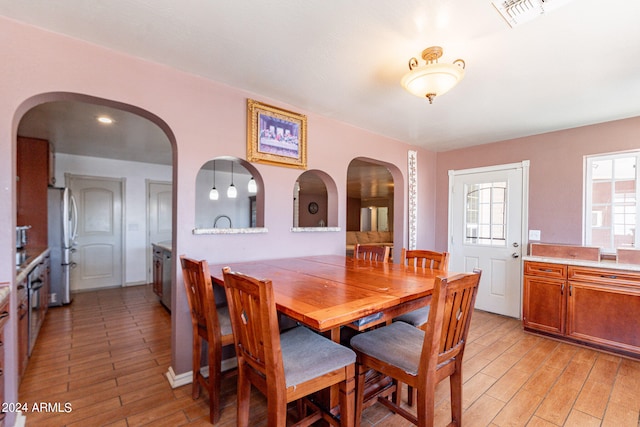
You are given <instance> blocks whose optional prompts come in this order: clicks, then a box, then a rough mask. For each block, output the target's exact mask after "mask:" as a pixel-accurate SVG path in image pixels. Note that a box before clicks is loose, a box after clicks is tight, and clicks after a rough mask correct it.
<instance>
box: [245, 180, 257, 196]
mask: <svg viewBox="0 0 640 427" xmlns="http://www.w3.org/2000/svg"><path fill="white" fill-rule="evenodd" d="M247 190H248V191H249V193H250V194H256V193H257V192H258V184H256V180H255V179H253V177H251V179H250V180H249V183H248V184H247Z"/></svg>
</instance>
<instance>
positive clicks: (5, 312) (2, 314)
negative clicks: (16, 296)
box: [0, 311, 9, 319]
mask: <svg viewBox="0 0 640 427" xmlns="http://www.w3.org/2000/svg"><path fill="white" fill-rule="evenodd" d="M8 316H9V312H8V311H3V312H2V313H0V319H4V318H5V317H8Z"/></svg>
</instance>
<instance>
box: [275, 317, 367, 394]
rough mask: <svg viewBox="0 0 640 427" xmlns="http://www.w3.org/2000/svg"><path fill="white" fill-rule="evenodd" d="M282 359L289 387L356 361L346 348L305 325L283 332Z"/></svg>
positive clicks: (281, 336) (281, 341)
mask: <svg viewBox="0 0 640 427" xmlns="http://www.w3.org/2000/svg"><path fill="white" fill-rule="evenodd" d="M280 346H281V348H282V361H283V364H284V376H285V382H286V385H287V387H291V386H294V385H298V384H301V383H303V382H305V381H308V380H310V379H312V378H316V377H319V376H322V375H324V374H326V373H328V372H331V371H333V370H335V369H338V368H342V367H345V366H347V365H350V364H352V363H355V361H356V354H355V353H354V352H353V351H352V350H351V349H348V348H347V347H344V346H342V345H340V344H337V343H335V342H333V341H331V340H330V339H327V338H325V337H323V336H322V335H319V334H316V333H315V332H313V331H311V330H309V329H307V328H305V327H303V326H298V327H297V328H294V329H290V330H288V331H286V332H285V333H283V334H282V335H280Z"/></svg>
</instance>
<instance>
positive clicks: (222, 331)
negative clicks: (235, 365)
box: [180, 255, 237, 424]
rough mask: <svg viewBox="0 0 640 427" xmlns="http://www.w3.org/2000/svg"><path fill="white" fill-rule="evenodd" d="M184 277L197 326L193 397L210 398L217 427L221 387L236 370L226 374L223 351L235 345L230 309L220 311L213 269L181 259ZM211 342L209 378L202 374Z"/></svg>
mask: <svg viewBox="0 0 640 427" xmlns="http://www.w3.org/2000/svg"><path fill="white" fill-rule="evenodd" d="M180 264H181V265H182V277H183V280H184V287H185V289H186V292H187V300H188V301H189V309H190V311H191V324H192V326H193V359H192V369H193V383H192V388H191V396H192V397H193V399H198V398H199V397H200V388H201V387H204V388H205V389H206V390H207V393H208V394H209V420H210V421H211V423H212V424H215V423H216V422H217V421H218V419H219V418H220V383H221V380H222V377H223V376H225V377H226V376H228V375H233V374H235V373H236V372H237V370H236V369H232V370H228V371H225V372H224V373H223V372H222V347H224V346H227V345H233V333H232V329H231V320H230V318H229V309H228V307H227V306H222V307H216V302H215V298H214V295H213V285H212V282H211V274H209V265H208V264H207V262H206V261H196V260H193V259H191V258H187V257H185V256H184V255H181V256H180ZM204 341H206V342H207V346H206V347H207V357H206V360H207V363H208V366H209V374H208V376H204V375H203V373H202V359H203V357H202V350H203V348H204V346H203V342H204Z"/></svg>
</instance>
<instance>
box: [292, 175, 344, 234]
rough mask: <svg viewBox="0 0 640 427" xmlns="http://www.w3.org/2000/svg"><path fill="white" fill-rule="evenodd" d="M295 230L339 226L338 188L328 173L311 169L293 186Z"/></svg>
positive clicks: (330, 228) (327, 228)
mask: <svg viewBox="0 0 640 427" xmlns="http://www.w3.org/2000/svg"><path fill="white" fill-rule="evenodd" d="M293 199H294V203H293V228H294V230H300V231H301V230H314V229H318V230H322V231H324V230H325V229H326V230H327V231H329V230H332V231H333V230H335V228H336V227H337V226H338V188H337V186H336V183H335V181H334V180H333V178H331V177H330V176H329V175H328V174H327V173H325V172H323V171H321V170H318V169H310V170H307V171H305V172H303V173H302V174H300V176H299V177H298V179H297V180H296V182H295V184H294V188H293Z"/></svg>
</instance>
